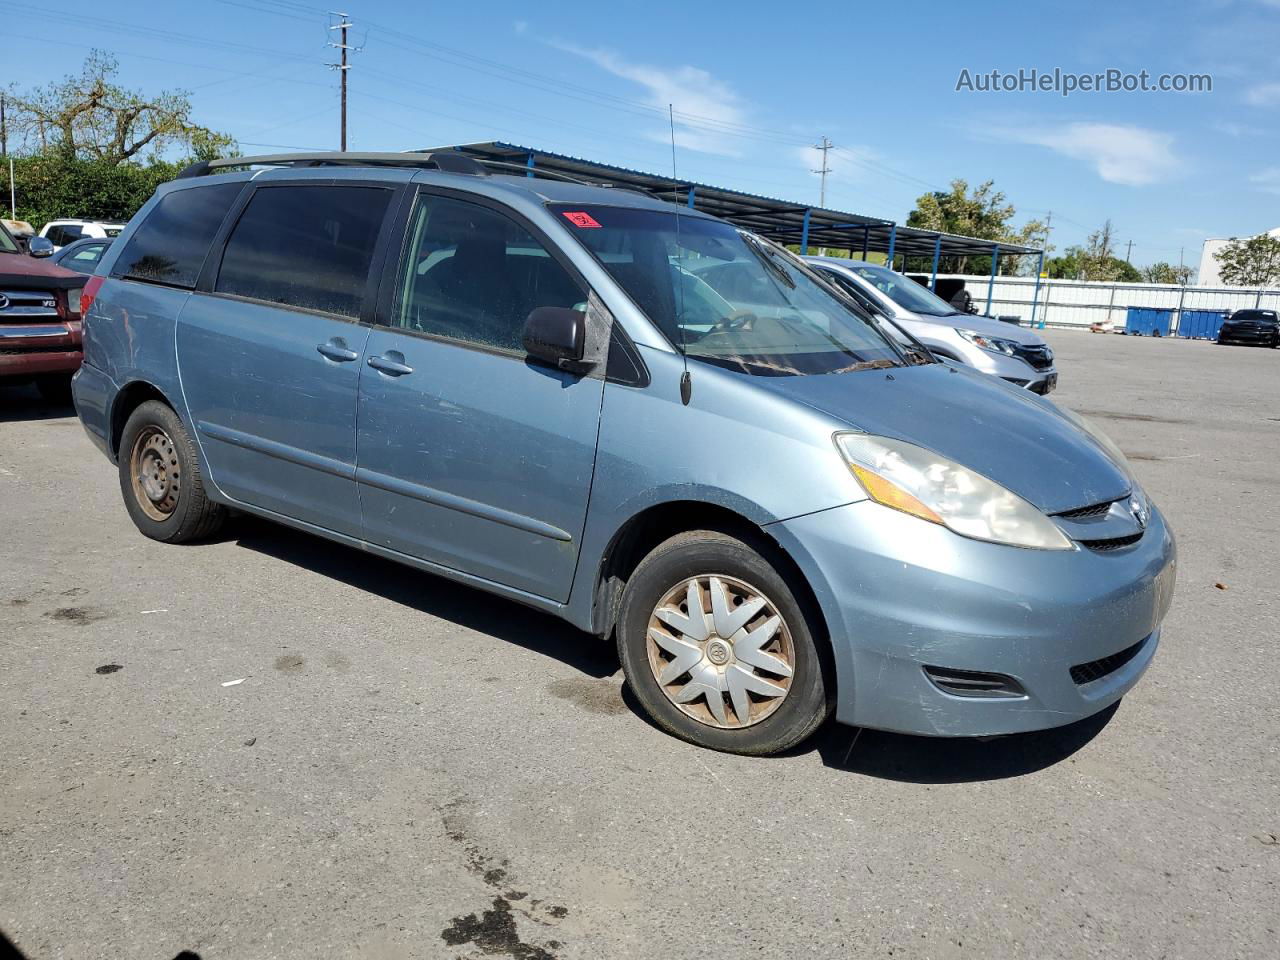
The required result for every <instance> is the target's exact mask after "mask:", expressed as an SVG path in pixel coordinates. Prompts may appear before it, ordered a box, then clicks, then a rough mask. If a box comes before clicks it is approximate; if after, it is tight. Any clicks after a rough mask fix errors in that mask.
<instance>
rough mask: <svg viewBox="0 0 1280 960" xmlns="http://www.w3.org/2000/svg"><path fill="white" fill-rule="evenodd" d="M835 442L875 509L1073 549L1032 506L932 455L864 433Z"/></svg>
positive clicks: (992, 536)
mask: <svg viewBox="0 0 1280 960" xmlns="http://www.w3.org/2000/svg"><path fill="white" fill-rule="evenodd" d="M835 441H836V446H837V447H838V448H839V449H840V452H841V453H842V454H843V455H844V458H845V462H846V463H848V465H849V469H850V470H852V471H853V475H854V476H855V477H857V479H858V482H859V483H860V484H861V485H862V488H863V489H864V490H866V492H867V495H868V496H869V497H871V499H872V500H874V501H876V502H877V503H880V504H883V505H884V506H886V507H892V508H893V509H894V510H901V511H902V512H903V513H909V514H911V516H913V517H919V518H920V519H921V520H927V521H929V522H930V523H937V524H941V525H942V526H945V527H948V528H949V529H951V530H953V531H955V532H956V533H958V534H960V535H961V536H964V537H972V538H973V539H975V540H988V541H991V542H992V543H1006V544H1009V545H1011V546H1015V547H1032V548H1035V549H1039V550H1070V549H1072V545H1071V541H1070V540H1068V539H1067V537H1066V535H1065V534H1064V533H1063V532H1062V531H1061V530H1059V529H1058V526H1057V524H1055V523H1054V522H1053V521H1052V520H1050V519H1049V518H1048V517H1046V516H1045V515H1044V514H1043V513H1041V512H1040V511H1039V510H1037V509H1036V508H1035V507H1034V506H1032V505H1031V504H1030V503H1027V501H1025V500H1023V499H1022V498H1021V497H1019V496H1018V495H1017V494H1015V493H1011V492H1010V491H1008V490H1006V489H1005V488H1004V487H1002V486H1000V485H999V484H997V483H993V482H992V481H990V480H988V479H987V478H986V477H984V476H982V475H981V474H978V473H974V472H973V471H972V470H969V469H968V468H966V467H962V466H960V464H958V463H953V462H952V461H950V460H948V459H946V458H945V457H940V456H938V454H936V453H934V452H933V451H932V450H926V449H925V448H924V447H917V446H916V445H915V444H911V443H906V442H904V441H902V440H893V439H890V438H889V437H873V436H870V435H869V434H865V433H837V434H836V435H835Z"/></svg>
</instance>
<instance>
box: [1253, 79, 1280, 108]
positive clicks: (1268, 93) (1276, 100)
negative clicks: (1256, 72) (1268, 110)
mask: <svg viewBox="0 0 1280 960" xmlns="http://www.w3.org/2000/svg"><path fill="white" fill-rule="evenodd" d="M1244 100H1245V103H1248V104H1252V105H1253V106H1255V107H1275V106H1280V83H1260V84H1258V85H1257V86H1256V87H1250V88H1249V89H1248V90H1246V91H1245V92H1244Z"/></svg>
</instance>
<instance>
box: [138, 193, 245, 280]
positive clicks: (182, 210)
mask: <svg viewBox="0 0 1280 960" xmlns="http://www.w3.org/2000/svg"><path fill="white" fill-rule="evenodd" d="M242 186H243V184H241V183H239V182H234V183H219V184H211V185H210V186H207V187H205V186H201V187H192V188H191V189H188V190H175V191H174V192H173V193H170V194H167V195H165V196H164V197H163V198H161V200H160V202H159V203H158V204H156V206H155V207H154V208H153V209H152V211H151V212H150V213H149V214H147V219H146V220H144V221H142V223H141V224H140V225H139V226H138V229H137V230H135V231H134V233H133V236H132V237H130V238H129V242H128V244H126V246H125V248H124V250H123V252H121V254H120V259H118V260H117V261H116V262H115V268H114V274H115V276H118V277H128V278H130V279H133V280H146V281H149V282H151V283H163V284H166V285H168V286H174V287H186V288H188V289H190V288H191V287H194V286H195V285H196V277H197V276H199V274H200V265H201V264H202V263H204V258H205V255H206V254H208V252H209V246H210V245H211V244H212V243H213V235H214V234H215V233H217V232H218V227H220V226H221V225H222V220H223V218H224V217H225V216H226V215H227V211H228V210H229V209H230V208H231V204H232V203H234V202H235V199H236V197H237V196H239V195H240V188H241V187H242Z"/></svg>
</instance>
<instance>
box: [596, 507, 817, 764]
mask: <svg viewBox="0 0 1280 960" xmlns="http://www.w3.org/2000/svg"><path fill="white" fill-rule="evenodd" d="M757 546H758V549H757ZM768 553H770V551H769V550H768V549H767V548H766V547H765V546H764V545H763V544H761V545H748V544H747V543H744V542H743V541H741V540H738V539H736V538H734V537H730V536H727V535H725V534H722V533H716V532H712V531H706V530H700V531H693V532H690V533H684V534H680V535H679V536H676V537H672V538H671V539H670V540H667V541H666V542H665V543H663V544H661V545H659V546H658V547H656V548H655V549H654V550H653V552H651V553H650V554H649V555H648V556H647V557H645V559H644V560H643V561H641V563H640V565H639V566H638V567H637V568H636V570H635V573H633V574H632V576H631V578H630V580H629V581H628V583H627V588H626V592H625V594H624V595H623V601H622V609H621V611H620V615H619V620H618V653H619V657H620V659H621V661H622V667H623V670H624V672H625V673H626V676H627V682H628V684H629V685H630V687H631V690H632V692H633V693H634V694H635V696H636V699H637V700H639V701H640V703H641V705H642V706H643V707H644V708H645V710H646V711H647V712H648V714H649V715H650V716H651V717H652V718H653V719H654V721H655V722H656V723H657V724H658V725H659V726H660V727H662V728H663V729H664V730H666V731H668V732H669V733H672V734H674V735H675V736H677V737H680V738H682V739H684V740H688V741H690V742H691V743H696V744H698V745H700V746H704V747H710V748H712V749H715V750H725V751H728V752H731V753H743V754H756V755H761V754H771V753H778V752H779V751H782V750H786V749H787V748H789V747H792V746H794V745H796V744H798V743H800V742H801V741H802V740H804V739H805V738H807V737H808V736H809V735H810V734H812V733H813V732H814V731H815V730H816V729H817V728H818V727H819V726H820V725H821V724H822V722H823V721H824V720H825V719H826V718H827V716H828V715H829V714H830V712H831V703H830V692H831V690H832V687H831V685H830V684H828V683H827V680H826V677H825V671H824V666H823V660H822V657H821V655H820V652H819V648H818V645H817V644H818V640H817V639H816V638H815V635H814V628H813V623H812V621H813V620H814V619H816V618H811V617H809V616H806V613H805V611H804V609H803V608H802V605H801V603H800V602H799V601H798V600H797V596H796V593H795V591H794V590H793V589H792V587H791V585H790V584H789V583H788V582H787V579H786V578H785V577H784V576H783V575H782V574H781V573H780V572H779V570H778V569H777V567H776V566H775V565H774V564H772V563H770V562H769V560H767V559H766V557H765V556H764V555H762V554H766V555H767V554H768Z"/></svg>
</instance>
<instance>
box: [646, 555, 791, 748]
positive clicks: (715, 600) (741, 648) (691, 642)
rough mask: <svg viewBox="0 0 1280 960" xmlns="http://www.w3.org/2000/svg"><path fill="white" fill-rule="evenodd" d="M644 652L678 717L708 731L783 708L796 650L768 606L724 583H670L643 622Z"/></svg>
mask: <svg viewBox="0 0 1280 960" xmlns="http://www.w3.org/2000/svg"><path fill="white" fill-rule="evenodd" d="M646 646H647V648H648V652H649V666H650V668H652V670H653V675H654V677H655V678H656V679H657V681H658V686H659V687H661V688H662V692H663V693H665V694H666V695H667V698H668V699H669V700H670V701H671V702H672V703H674V704H675V705H676V706H677V707H679V708H680V710H681V712H683V713H684V714H686V715H687V716H690V717H692V718H693V719H695V720H697V721H698V722H700V723H705V724H707V725H708V726H712V727H725V728H729V729H736V728H738V727H749V726H751V725H752V724H754V723H759V722H760V721H761V720H763V719H765V718H766V717H768V716H769V715H770V714H772V713H773V712H774V711H775V710H777V709H778V707H780V706H781V705H782V701H783V700H785V699H786V697H787V693H788V691H789V690H790V689H791V678H792V675H793V674H794V673H795V646H794V644H793V643H792V640H791V631H790V630H789V629H788V627H787V624H786V621H785V620H783V619H782V616H781V615H780V614H779V613H778V610H777V608H776V607H775V606H774V605H773V602H772V601H771V600H770V599H769V598H768V597H766V596H765V595H764V594H763V593H762V592H761V591H759V590H757V589H756V588H755V587H753V586H751V585H750V584H748V583H744V582H743V581H741V580H737V579H735V578H733V577H725V576H712V575H708V576H701V577H690V578H689V579H688V580H684V581H681V582H680V583H678V584H676V585H675V586H674V587H672V589H671V590H670V591H669V592H668V593H667V595H666V596H664V597H663V598H662V599H661V600H660V601H658V605H657V606H656V607H654V609H653V613H652V614H651V615H650V617H649V631H648V639H647V642H646Z"/></svg>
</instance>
